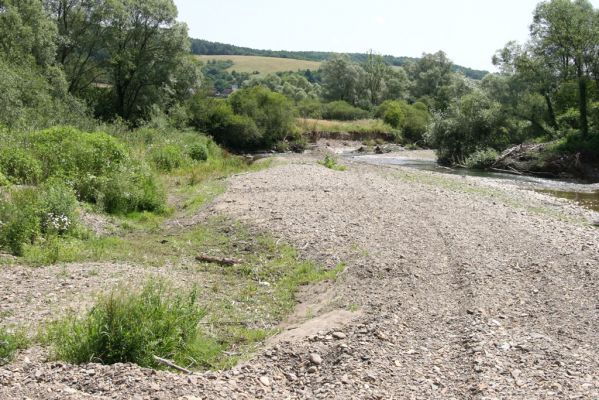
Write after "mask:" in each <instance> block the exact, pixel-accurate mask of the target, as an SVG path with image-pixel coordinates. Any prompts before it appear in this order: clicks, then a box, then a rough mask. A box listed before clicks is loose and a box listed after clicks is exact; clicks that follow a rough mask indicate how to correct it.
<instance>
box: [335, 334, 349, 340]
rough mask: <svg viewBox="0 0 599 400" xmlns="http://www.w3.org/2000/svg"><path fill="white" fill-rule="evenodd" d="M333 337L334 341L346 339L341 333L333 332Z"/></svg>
mask: <svg viewBox="0 0 599 400" xmlns="http://www.w3.org/2000/svg"><path fill="white" fill-rule="evenodd" d="M333 337H334V338H335V339H339V340H341V339H345V338H346V337H347V335H346V334H345V333H343V332H333Z"/></svg>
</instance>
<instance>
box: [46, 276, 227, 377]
mask: <svg viewBox="0 0 599 400" xmlns="http://www.w3.org/2000/svg"><path fill="white" fill-rule="evenodd" d="M204 315H205V311H204V310H203V309H202V308H200V307H199V305H198V304H197V291H196V290H190V291H188V292H187V291H185V292H184V293H181V294H179V293H177V292H175V291H173V290H172V288H170V287H169V286H167V285H166V284H165V283H164V282H148V283H146V284H145V286H144V287H143V289H142V290H141V291H139V292H132V291H131V288H121V289H119V290H117V291H114V292H111V293H110V294H107V295H103V296H101V297H100V298H99V299H98V300H97V302H96V304H95V306H94V307H93V308H92V309H91V310H90V311H89V312H88V313H87V314H86V315H85V316H84V317H82V318H79V317H77V316H69V317H67V318H65V319H63V320H61V321H59V322H56V323H54V324H53V325H52V326H51V327H50V329H49V333H48V339H49V341H50V343H52V345H53V350H54V356H55V357H56V358H57V359H60V360H65V361H68V362H72V363H76V364H81V363H87V362H99V363H102V364H114V363H118V362H132V363H136V364H138V365H140V366H143V367H153V368H160V367H161V365H159V364H157V363H156V361H155V360H154V356H157V357H161V358H167V359H171V360H174V361H175V362H176V363H178V364H179V365H185V366H186V367H189V368H199V367H201V366H204V365H205V364H204V362H205V360H210V359H211V358H212V357H214V356H215V355H216V354H218V352H219V350H220V346H219V344H218V343H216V342H214V341H213V340H211V339H209V338H206V337H204V336H203V335H202V333H201V331H200V330H199V329H198V322H199V321H200V320H201V319H202V318H203V317H204Z"/></svg>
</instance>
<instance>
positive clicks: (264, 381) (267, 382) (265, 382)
mask: <svg viewBox="0 0 599 400" xmlns="http://www.w3.org/2000/svg"><path fill="white" fill-rule="evenodd" d="M259 380H260V383H261V384H263V385H264V386H270V379H268V377H267V376H261V377H260V379H259Z"/></svg>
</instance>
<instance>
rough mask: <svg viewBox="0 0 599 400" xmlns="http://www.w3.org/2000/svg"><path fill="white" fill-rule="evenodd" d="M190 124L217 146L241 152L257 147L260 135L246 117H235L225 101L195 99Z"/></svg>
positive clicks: (191, 108)
mask: <svg viewBox="0 0 599 400" xmlns="http://www.w3.org/2000/svg"><path fill="white" fill-rule="evenodd" d="M190 113H191V115H192V119H191V121H192V124H193V126H195V127H196V128H197V129H199V130H200V131H203V132H206V133H209V134H210V135H212V137H213V138H214V140H215V141H216V142H218V143H219V144H221V145H223V146H226V147H228V148H229V149H232V150H237V151H243V150H251V149H254V148H257V147H259V145H260V143H261V140H262V133H261V132H260V131H259V130H258V127H257V126H256V123H255V122H254V120H253V119H252V118H250V117H249V116H247V115H236V114H235V113H234V112H233V109H232V108H231V105H230V104H229V103H227V102H226V101H225V100H220V99H206V98H202V97H199V96H198V97H197V98H195V99H194V101H193V102H192V103H191V106H190Z"/></svg>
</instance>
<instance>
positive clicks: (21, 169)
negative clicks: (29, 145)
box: [0, 146, 42, 185]
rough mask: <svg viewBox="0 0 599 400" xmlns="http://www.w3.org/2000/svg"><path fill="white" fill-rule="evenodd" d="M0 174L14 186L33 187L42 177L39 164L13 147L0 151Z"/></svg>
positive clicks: (27, 153) (21, 150)
mask: <svg viewBox="0 0 599 400" xmlns="http://www.w3.org/2000/svg"><path fill="white" fill-rule="evenodd" d="M0 172H1V173H2V174H3V175H4V176H5V177H6V178H8V180H9V181H10V182H12V183H14V184H16V185H35V184H37V183H38V182H39V181H40V180H41V177H42V166H41V163H40V162H39V161H38V160H36V159H35V157H33V156H32V155H31V154H30V153H29V152H27V151H26V150H24V149H20V148H17V147H15V146H7V147H5V148H3V149H2V150H0Z"/></svg>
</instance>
